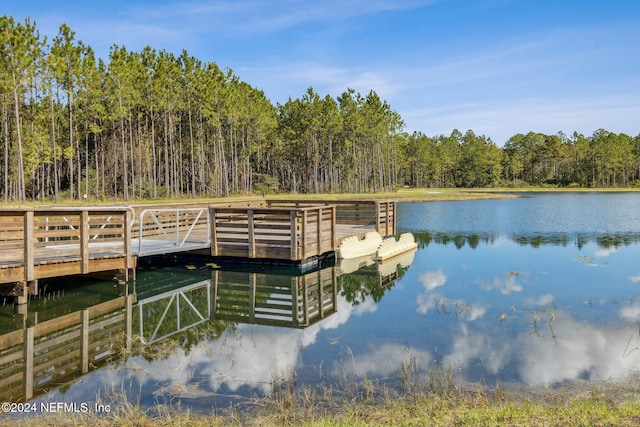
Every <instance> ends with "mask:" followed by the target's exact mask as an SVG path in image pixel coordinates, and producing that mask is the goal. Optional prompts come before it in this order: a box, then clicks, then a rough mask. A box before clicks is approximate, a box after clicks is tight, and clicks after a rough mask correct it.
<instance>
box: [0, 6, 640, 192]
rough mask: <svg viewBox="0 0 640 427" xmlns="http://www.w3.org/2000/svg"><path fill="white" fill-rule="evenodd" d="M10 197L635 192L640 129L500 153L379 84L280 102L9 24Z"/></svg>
mask: <svg viewBox="0 0 640 427" xmlns="http://www.w3.org/2000/svg"><path fill="white" fill-rule="evenodd" d="M0 139H1V140H2V143H1V148H0V150H1V151H0V162H1V163H0V164H1V166H0V186H1V188H0V193H1V194H0V197H1V198H2V200H4V201H13V200H15V201H26V200H43V201H44V200H50V201H55V202H57V201H60V200H81V199H83V198H92V199H119V200H124V201H128V200H131V199H140V198H180V197H216V196H230V195H238V194H250V193H255V192H258V193H261V192H262V193H267V192H294V193H295V192H303V193H304V192H309V193H311V192H313V193H336V192H376V191H382V190H393V189H396V188H399V187H402V186H413V187H484V186H498V185H557V186H570V185H571V186H580V187H594V186H601V187H613V186H632V185H635V184H636V182H638V178H639V174H640V136H636V137H630V136H627V135H624V134H620V135H617V134H614V133H611V132H607V131H605V130H602V129H601V130H597V131H596V132H594V134H593V135H592V136H588V137H585V136H583V135H580V134H577V133H574V134H573V135H572V136H570V137H567V136H565V135H563V134H561V133H559V134H557V135H544V134H540V133H533V132H530V133H528V134H526V135H525V134H518V135H514V136H513V137H511V138H510V139H509V140H508V141H507V142H506V143H505V144H504V146H503V147H498V146H497V145H495V144H494V143H493V141H491V139H489V138H486V137H484V136H477V135H475V134H474V133H473V132H472V131H467V132H466V133H465V134H462V133H460V132H458V131H457V130H456V131H453V132H452V134H451V135H449V136H444V135H440V136H436V137H428V136H426V135H424V134H422V133H419V132H416V133H413V134H408V133H406V132H404V122H403V120H402V118H401V117H400V115H399V114H398V113H397V112H396V111H394V110H393V109H392V108H391V106H390V105H389V104H388V103H387V102H386V101H385V100H383V99H381V98H380V97H379V96H378V95H377V94H376V93H375V91H370V92H369V93H367V94H361V93H358V92H356V91H354V90H353V89H349V88H347V89H346V90H345V91H344V92H343V93H342V94H341V95H339V96H337V97H335V98H333V97H331V96H329V95H326V96H324V97H323V96H321V95H319V94H318V93H316V92H315V91H314V90H313V88H309V89H308V90H307V91H306V92H305V93H304V94H303V95H302V96H301V97H300V98H296V99H291V98H290V99H289V100H288V101H287V102H285V103H284V104H280V103H277V104H276V105H273V104H272V103H271V102H270V100H269V99H267V97H266V96H265V94H264V92H263V91H261V90H259V89H257V88H254V87H252V86H251V85H249V84H248V83H246V82H243V81H242V80H240V78H239V77H238V76H236V75H235V74H234V73H233V72H232V70H230V69H221V68H220V67H219V66H218V65H217V64H216V63H214V62H202V61H200V60H198V59H197V58H195V57H193V56H191V55H189V54H188V53H187V52H186V51H182V52H181V54H180V55H174V54H173V53H170V52H167V51H164V50H160V51H157V50H155V49H153V48H151V47H145V48H144V49H142V51H140V52H134V51H129V50H127V49H126V48H125V47H124V46H118V45H113V46H112V47H111V49H110V51H109V55H108V58H106V59H101V58H96V56H95V54H94V52H93V50H92V49H91V47H90V46H87V45H85V44H83V43H82V42H81V41H79V40H77V39H76V38H75V33H74V32H73V31H72V30H71V28H69V27H68V26H67V25H66V24H62V25H61V26H60V28H59V31H58V34H57V35H56V36H55V37H54V38H53V39H52V40H51V42H48V41H47V39H46V37H41V36H40V33H39V31H38V30H37V28H36V25H35V23H34V22H32V21H30V20H29V19H26V20H25V21H24V22H16V21H15V20H14V19H13V18H12V17H8V16H2V17H0Z"/></svg>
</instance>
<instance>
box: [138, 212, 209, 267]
mask: <svg viewBox="0 0 640 427" xmlns="http://www.w3.org/2000/svg"><path fill="white" fill-rule="evenodd" d="M209 232H210V226H209V210H208V208H207V207H182V208H168V209H163V208H149V209H144V210H143V211H141V212H140V214H139V215H138V218H137V223H135V225H134V227H133V238H134V239H137V251H138V255H139V256H141V255H146V254H155V253H163V252H165V251H166V250H167V245H169V247H171V248H175V249H180V248H183V249H185V250H186V249H187V248H188V246H190V245H194V244H195V245H201V246H208V244H209V241H210V236H209Z"/></svg>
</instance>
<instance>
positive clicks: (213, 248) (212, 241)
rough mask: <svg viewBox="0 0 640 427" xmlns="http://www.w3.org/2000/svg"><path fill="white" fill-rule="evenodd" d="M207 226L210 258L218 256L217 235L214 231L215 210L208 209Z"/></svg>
mask: <svg viewBox="0 0 640 427" xmlns="http://www.w3.org/2000/svg"><path fill="white" fill-rule="evenodd" d="M209 226H210V227H211V231H210V232H209V239H210V241H209V244H210V245H211V256H217V255H218V235H217V231H216V210H215V208H209Z"/></svg>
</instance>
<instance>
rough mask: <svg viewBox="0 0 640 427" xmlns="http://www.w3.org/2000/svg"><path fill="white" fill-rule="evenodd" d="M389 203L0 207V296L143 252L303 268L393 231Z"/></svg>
mask: <svg viewBox="0 0 640 427" xmlns="http://www.w3.org/2000/svg"><path fill="white" fill-rule="evenodd" d="M395 219H396V203H395V201H388V200H385V201H377V200H365V201H362V200H350V201H297V200H263V201H247V202H234V203H232V204H229V203H225V204H222V203H190V204H187V203H185V204H160V205H140V206H126V207H117V208H101V207H85V206H82V207H64V208H28V209H5V210H2V211H0V294H4V295H12V296H17V297H23V296H25V295H26V294H27V293H28V292H36V290H35V289H36V288H35V287H30V286H29V284H30V283H33V282H35V281H37V280H38V279H42V278H47V277H59V276H66V275H75V274H87V273H94V272H100V271H109V270H124V271H129V270H131V269H134V268H135V266H136V263H137V259H138V258H141V257H145V256H153V255H159V254H168V253H176V252H187V251H193V250H200V251H203V250H204V251H207V253H208V254H209V255H210V256H212V257H239V258H249V259H274V260H286V261H291V262H302V261H304V260H306V259H309V258H311V257H315V256H320V255H323V254H326V253H330V252H333V251H335V250H336V249H337V248H338V247H339V245H340V242H341V241H342V240H343V239H345V238H347V237H349V236H354V235H358V236H359V235H364V233H366V232H367V231H374V230H375V231H378V232H379V233H380V234H381V235H382V236H389V235H393V234H395V232H396V223H395Z"/></svg>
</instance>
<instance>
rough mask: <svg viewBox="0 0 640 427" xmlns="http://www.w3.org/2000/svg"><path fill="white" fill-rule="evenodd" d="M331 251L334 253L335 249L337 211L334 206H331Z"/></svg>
mask: <svg viewBox="0 0 640 427" xmlns="http://www.w3.org/2000/svg"><path fill="white" fill-rule="evenodd" d="M330 209H331V250H332V251H335V250H336V249H337V248H336V241H337V238H336V217H337V216H338V211H337V207H336V206H331V208H330Z"/></svg>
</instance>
